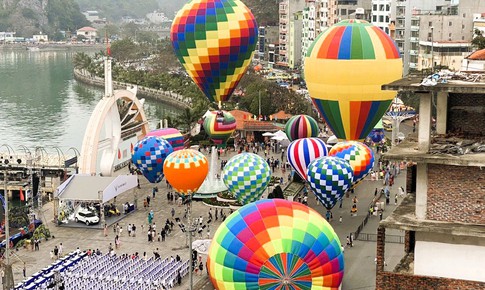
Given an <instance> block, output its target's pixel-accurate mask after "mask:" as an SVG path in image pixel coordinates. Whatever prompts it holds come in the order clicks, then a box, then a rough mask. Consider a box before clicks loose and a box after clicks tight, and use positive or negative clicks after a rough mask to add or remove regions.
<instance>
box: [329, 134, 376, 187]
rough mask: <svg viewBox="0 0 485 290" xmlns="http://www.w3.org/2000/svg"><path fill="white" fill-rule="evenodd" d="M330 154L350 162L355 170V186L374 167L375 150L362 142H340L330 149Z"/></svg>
mask: <svg viewBox="0 0 485 290" xmlns="http://www.w3.org/2000/svg"><path fill="white" fill-rule="evenodd" d="M328 155H329V156H334V157H339V158H342V159H344V160H347V161H348V162H349V164H350V167H352V171H353V172H354V180H353V182H352V185H353V186H355V185H356V184H357V183H358V182H359V181H361V180H362V179H364V177H366V176H367V174H369V172H370V171H371V170H372V168H374V152H373V151H372V149H370V148H369V147H367V145H365V144H364V143H361V142H357V141H348V142H339V143H337V144H335V145H334V146H333V147H332V149H330V152H329V153H328Z"/></svg>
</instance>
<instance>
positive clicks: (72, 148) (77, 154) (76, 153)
mask: <svg viewBox="0 0 485 290" xmlns="http://www.w3.org/2000/svg"><path fill="white" fill-rule="evenodd" d="M69 150H72V151H74V156H76V157H78V156H79V155H81V153H79V150H77V149H76V147H69V149H67V152H69Z"/></svg>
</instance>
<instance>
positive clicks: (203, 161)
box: [163, 149, 209, 195]
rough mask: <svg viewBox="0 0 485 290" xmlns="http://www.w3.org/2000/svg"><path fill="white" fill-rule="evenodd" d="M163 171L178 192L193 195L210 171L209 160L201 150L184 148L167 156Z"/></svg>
mask: <svg viewBox="0 0 485 290" xmlns="http://www.w3.org/2000/svg"><path fill="white" fill-rule="evenodd" d="M163 172H164V173H165V178H167V181H168V182H169V183H170V185H171V186H172V187H173V189H174V190H175V191H176V192H178V193H180V194H182V195H191V194H192V193H195V192H196V191H197V189H199V187H200V186H201V185H202V183H203V182H204V179H205V177H206V176H207V173H208V172H209V162H208V161H207V158H206V157H205V156H204V154H202V153H200V152H199V151H196V150H192V149H182V150H179V151H175V152H173V153H172V154H170V155H168V156H167V159H165V162H164V163H163Z"/></svg>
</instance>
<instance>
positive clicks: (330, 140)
mask: <svg viewBox="0 0 485 290" xmlns="http://www.w3.org/2000/svg"><path fill="white" fill-rule="evenodd" d="M337 143H338V139H337V137H336V136H335V135H332V136H330V137H328V139H327V144H337Z"/></svg>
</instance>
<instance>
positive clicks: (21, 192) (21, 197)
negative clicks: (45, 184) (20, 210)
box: [20, 187, 25, 201]
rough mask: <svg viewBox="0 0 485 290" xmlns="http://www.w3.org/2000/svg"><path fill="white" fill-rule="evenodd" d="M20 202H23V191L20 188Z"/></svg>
mask: <svg viewBox="0 0 485 290" xmlns="http://www.w3.org/2000/svg"><path fill="white" fill-rule="evenodd" d="M20 200H21V201H25V196H24V191H23V190H22V187H21V188H20Z"/></svg>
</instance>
